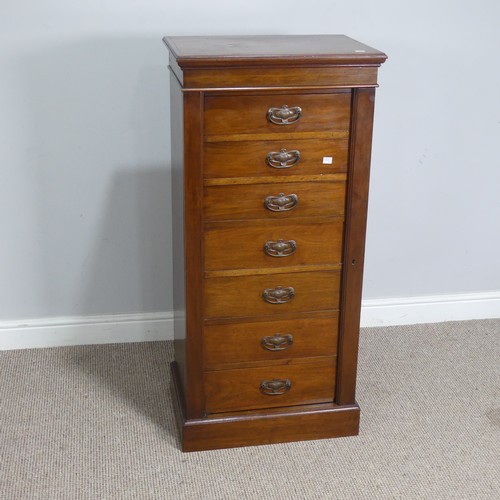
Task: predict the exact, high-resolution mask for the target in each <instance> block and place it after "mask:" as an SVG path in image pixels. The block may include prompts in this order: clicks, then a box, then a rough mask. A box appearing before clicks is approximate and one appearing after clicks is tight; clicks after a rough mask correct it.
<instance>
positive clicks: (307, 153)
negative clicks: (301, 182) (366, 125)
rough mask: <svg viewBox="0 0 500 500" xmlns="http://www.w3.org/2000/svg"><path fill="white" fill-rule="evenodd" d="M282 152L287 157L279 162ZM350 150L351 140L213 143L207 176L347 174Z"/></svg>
mask: <svg viewBox="0 0 500 500" xmlns="http://www.w3.org/2000/svg"><path fill="white" fill-rule="evenodd" d="M282 150H285V151H284V153H285V154H286V155H287V156H286V157H283V158H282V160H283V161H278V160H280V158H279V157H278V155H279V154H280V153H281V151H282ZM348 150H349V144H348V140H347V139H342V140H318V139H310V140H304V139H286V140H280V141H276V140H271V141H242V142H210V143H205V146H204V158H203V175H204V176H205V178H218V177H259V176H273V177H281V176H283V177H287V176H290V175H324V174H337V173H343V172H346V171H347V161H348ZM297 152H298V153H297Z"/></svg>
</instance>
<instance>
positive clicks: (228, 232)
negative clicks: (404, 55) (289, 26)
mask: <svg viewBox="0 0 500 500" xmlns="http://www.w3.org/2000/svg"><path fill="white" fill-rule="evenodd" d="M165 43H166V45H167V47H168V48H169V51H170V69H171V119H172V195H173V233H174V234H173V238H174V295H175V299H174V308H175V362H174V363H173V364H172V374H173V380H174V386H175V394H176V401H175V402H176V406H177V414H178V420H179V424H180V427H181V430H182V447H183V450H185V451H193V450H206V449H212V448H226V447H233V446H245V445H255V444H264V443H277V442H286V441H295V440H303V439H318V438H328V437H337V436H349V435H355V434H357V433H358V428H359V407H358V405H357V403H356V401H355V379H356V365H357V350H358V335H359V317H360V303H361V286H362V273H363V257H364V239H365V226H366V209H367V199H368V178H369V167H370V150H371V134H372V118H373V105H374V95H375V87H376V86H377V69H378V67H379V66H380V64H381V63H383V62H384V60H385V59H386V56H385V54H383V53H382V52H379V51H377V50H375V49H372V48H370V47H367V46H366V45H363V44H360V43H359V42H356V41H354V40H352V39H350V38H347V37H345V36H340V35H328V36H327V35H325V36H323V35H321V36H256V37H167V38H165Z"/></svg>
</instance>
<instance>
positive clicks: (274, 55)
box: [163, 35, 387, 83]
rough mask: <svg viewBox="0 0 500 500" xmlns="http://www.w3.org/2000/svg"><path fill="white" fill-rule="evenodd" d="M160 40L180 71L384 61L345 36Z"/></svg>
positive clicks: (375, 63) (375, 52)
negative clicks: (221, 67)
mask: <svg viewBox="0 0 500 500" xmlns="http://www.w3.org/2000/svg"><path fill="white" fill-rule="evenodd" d="M163 40H164V42H165V44H166V45H167V46H168V48H169V49H170V50H171V52H172V54H173V55H174V56H175V59H176V60H177V61H178V63H179V65H180V66H181V67H182V68H183V69H184V68H187V67H195V66H204V67H207V66H208V67H218V66H229V67H234V66H238V65H240V66H241V65H250V66H253V65H258V66H262V65H264V64H266V65H268V66H272V65H279V66H291V67H300V66H303V65H305V66H309V65H312V64H325V63H326V64H330V65H331V64H334V65H335V64H337V65H343V64H350V65H361V66H363V65H366V64H373V65H379V64H381V63H383V62H384V61H385V60H386V59H387V56H386V55H385V54H384V53H383V52H380V51H379V50H376V49H374V48H372V47H369V46H368V45H365V44H363V43H360V42H358V41H357V40H353V39H352V38H349V37H347V36H345V35H261V36H258V35H257V36H255V35H252V36H174V37H165V38H164V39H163ZM263 83H265V82H263Z"/></svg>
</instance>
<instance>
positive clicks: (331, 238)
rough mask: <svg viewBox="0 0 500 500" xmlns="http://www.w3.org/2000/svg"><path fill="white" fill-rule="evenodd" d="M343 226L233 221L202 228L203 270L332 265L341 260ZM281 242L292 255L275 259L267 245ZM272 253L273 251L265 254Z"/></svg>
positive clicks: (331, 221) (329, 221) (320, 220)
mask: <svg viewBox="0 0 500 500" xmlns="http://www.w3.org/2000/svg"><path fill="white" fill-rule="evenodd" d="M343 232H344V222H343V220H342V219H339V218H333V217H317V218H314V219H311V218H305V219H287V220H283V221H279V222H278V221H275V220H265V221H260V220H259V221H236V222H212V223H207V224H205V233H204V237H205V242H204V243H205V270H206V271H214V270H219V269H254V268H261V267H273V268H278V267H279V268H282V269H283V272H285V271H286V267H288V266H297V265H314V264H334V263H340V262H341V260H342V241H343ZM279 240H283V242H284V243H286V244H287V245H289V247H288V248H287V250H288V251H292V245H293V246H294V247H295V251H294V253H292V254H291V255H286V256H283V257H275V256H272V255H269V254H268V253H266V251H265V249H264V246H265V244H266V243H268V242H273V243H277V242H278V241H279ZM268 251H269V252H271V253H272V249H269V250H268Z"/></svg>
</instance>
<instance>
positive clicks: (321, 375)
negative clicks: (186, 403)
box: [205, 356, 336, 413]
mask: <svg viewBox="0 0 500 500" xmlns="http://www.w3.org/2000/svg"><path fill="white" fill-rule="evenodd" d="M335 365H336V360H335V356H330V357H319V358H311V361H310V362H307V363H306V362H305V361H304V363H297V364H292V363H290V364H288V365H278V366H276V365H274V366H264V367H260V368H245V369H234V370H221V371H211V372H206V373H205V394H206V410H207V412H208V413H218V412H222V411H239V410H251V409H256V408H274V407H277V406H293V405H303V404H314V403H326V402H333V394H334V387H335ZM272 380H287V381H289V382H290V383H291V388H290V390H288V391H287V392H285V393H283V394H279V395H272V396H270V395H267V394H264V393H263V392H262V391H261V390H260V389H259V387H260V385H261V383H262V382H263V381H272Z"/></svg>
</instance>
